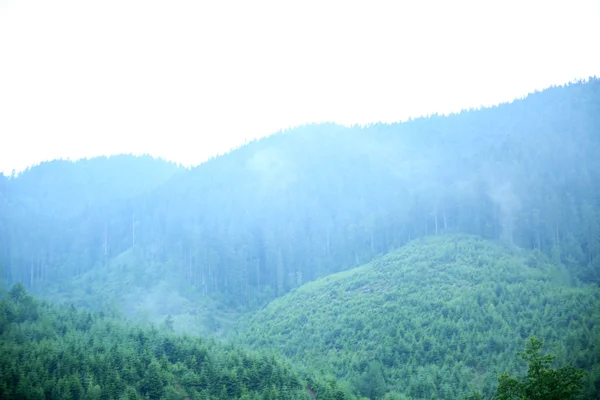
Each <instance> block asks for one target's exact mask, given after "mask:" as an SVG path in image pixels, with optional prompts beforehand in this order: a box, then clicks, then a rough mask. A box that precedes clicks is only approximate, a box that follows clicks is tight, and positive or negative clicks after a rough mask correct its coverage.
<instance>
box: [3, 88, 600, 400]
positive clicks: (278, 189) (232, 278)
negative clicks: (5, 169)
mask: <svg viewBox="0 0 600 400" xmlns="http://www.w3.org/2000/svg"><path fill="white" fill-rule="evenodd" d="M598 154H600V79H598V78H590V79H589V80H586V81H581V82H577V83H571V84H568V85H564V86H559V87H551V88H548V89H546V90H544V91H541V92H536V93H532V94H530V95H528V96H527V97H525V98H523V99H517V100H514V101H513V102H511V103H506V104H501V105H498V106H494V107H489V108H482V109H477V110H465V111H463V112H460V113H457V114H452V115H449V116H440V115H431V116H426V117H421V118H416V119H411V120H409V121H406V122H401V123H393V124H383V123H377V124H372V125H368V126H351V127H346V126H340V125H336V124H332V123H322V124H311V125H306V126H301V127H297V128H294V129H289V130H286V131H283V132H278V133H275V134H273V135H271V136H268V137H265V138H263V139H260V140H256V141H253V142H251V143H248V144H246V145H244V146H242V147H240V148H238V149H235V150H233V151H231V152H229V153H227V154H225V155H222V156H218V157H214V158H212V159H210V160H208V161H206V162H204V163H202V164H201V165H199V166H197V167H194V168H183V167H181V166H178V165H175V164H173V163H170V162H167V161H164V160H161V159H155V158H152V157H150V156H142V157H139V156H133V155H119V156H111V157H99V158H93V159H87V160H79V161H67V160H55V161H49V162H43V163H41V164H39V165H36V166H32V167H30V168H29V169H27V170H25V171H22V172H19V173H14V174H11V176H5V175H2V174H0V271H1V280H2V281H3V282H2V287H6V289H2V290H3V292H4V293H13V291H15V290H16V292H14V293H21V292H20V290H22V289H24V290H26V291H27V292H28V293H31V294H32V295H34V296H36V298H40V299H41V300H34V299H33V298H31V297H28V296H30V295H25V294H19V295H18V296H17V297H18V298H21V297H23V298H26V299H28V300H27V301H26V303H27V304H30V303H31V304H34V305H33V306H27V307H30V308H31V307H33V308H35V309H36V310H37V311H36V313H37V314H35V315H36V317H35V318H33V319H32V318H30V317H31V316H27V317H18V318H17V319H15V318H16V317H14V315H16V314H14V313H15V312H17V311H14V310H15V309H18V308H19V307H20V306H18V305H15V304H16V303H15V301H17V300H15V298H14V297H15V296H14V293H13V295H12V297H11V295H6V296H5V297H6V299H4V300H3V301H4V303H2V304H3V305H2V307H4V308H3V310H4V311H2V312H4V313H5V314H4V316H3V317H2V318H3V320H2V327H1V329H2V332H1V334H2V335H3V337H5V338H6V340H3V345H2V346H0V349H1V351H2V352H3V353H2V354H3V357H4V356H6V357H4V358H6V359H8V360H11V359H13V358H14V357H13V356H14V355H15V354H19V357H22V359H23V360H29V361H27V362H31V363H33V364H35V362H34V361H33V360H37V359H40V364H39V365H38V364H35V366H34V365H33V364H32V366H31V368H34V370H39V371H42V370H45V369H47V368H48V367H47V365H46V364H44V363H51V359H50V358H47V359H44V360H46V361H43V362H42V361H41V360H42V359H43V357H42V358H40V357H41V356H38V355H39V354H43V353H44V351H45V350H44V349H48V348H53V349H54V348H62V347H61V346H66V348H67V349H68V350H65V353H64V354H71V355H73V356H72V357H74V358H77V359H81V363H83V364H81V366H80V367H81V368H83V370H84V371H87V369H86V368H88V369H89V368H93V365H95V363H96V362H98V363H102V362H104V361H98V360H101V359H104V358H105V357H106V355H104V354H105V353H106V352H107V351H109V350H106V349H104V350H102V349H103V348H104V347H101V348H100V349H96V348H94V350H91V349H90V351H91V352H92V353H93V354H103V355H102V356H101V357H100V356H95V355H93V354H90V355H89V357H95V358H86V357H88V355H85V357H84V354H83V353H82V352H83V351H84V349H85V347H84V344H85V343H88V342H89V341H90V340H91V342H89V343H92V344H93V343H95V342H94V340H95V339H93V338H94V337H96V336H98V335H104V334H105V333H100V332H108V333H106V335H109V336H110V335H113V334H114V335H116V336H114V339H115V340H121V339H123V340H124V341H125V342H128V341H129V342H132V344H131V346H132V348H136V346H137V348H138V350H139V352H141V353H144V352H146V353H149V354H151V355H150V356H145V357H146V358H143V359H141V361H140V360H138V361H134V359H131V363H132V365H133V366H132V367H131V368H132V369H134V370H136V368H137V370H136V371H138V372H136V374H137V375H126V376H129V378H126V377H124V376H121V377H120V379H121V380H122V382H123V384H122V385H121V386H120V389H119V391H118V392H114V391H113V392H110V393H111V394H110V395H109V396H108V397H109V398H110V397H114V398H119V397H122V396H130V395H131V396H133V397H134V398H135V396H141V397H142V398H143V397H144V396H146V397H148V396H149V394H148V393H147V392H145V391H144V390H145V389H144V388H143V386H140V385H142V384H141V383H140V382H142V381H144V379H145V378H144V376H143V374H142V373H141V372H140V371H141V370H146V369H147V368H146V367H147V366H148V365H149V363H150V362H152V361H153V359H154V358H155V359H156V362H157V363H158V364H159V367H160V374H162V375H161V376H162V378H161V382H163V383H164V385H163V389H164V390H165V392H161V393H175V394H173V396H175V397H172V398H177V397H176V396H179V395H183V394H185V396H191V398H193V397H194V396H200V398H202V396H205V394H207V393H208V394H209V396H213V397H214V396H216V397H217V398H218V397H219V396H221V397H223V396H225V394H224V393H225V392H223V391H222V388H221V387H219V388H214V390H213V388H208V387H196V388H195V389H194V388H190V387H187V386H185V384H184V383H183V380H182V379H183V375H184V374H185V373H187V372H190V373H192V372H193V373H195V374H196V375H198V376H200V374H201V373H202V372H201V371H203V370H204V367H199V368H200V369H194V368H195V367H194V366H193V365H191V364H189V363H188V361H184V359H186V358H185V357H188V356H187V355H186V354H192V353H194V351H196V350H194V349H196V348H204V347H203V346H208V347H206V349H205V351H206V352H208V353H213V352H214V354H219V355H218V356H215V357H217V358H219V357H220V358H219V359H227V360H229V358H230V356H231V358H233V359H236V360H238V359H243V357H250V358H251V359H252V360H263V361H252V362H256V363H261V362H266V361H264V359H263V358H260V357H262V356H260V355H258V356H254V355H242V354H246V353H244V352H246V351H248V352H249V353H248V354H255V353H254V352H258V351H269V352H272V354H271V355H270V356H269V357H274V358H272V359H269V360H271V361H272V368H274V370H277V371H281V373H280V374H279V375H278V376H279V377H281V379H282V380H281V381H278V382H280V383H277V384H276V385H275V389H274V390H276V391H279V393H280V394H279V396H280V397H281V396H282V395H281V392H280V391H281V390H283V389H282V388H283V386H285V387H286V388H287V389H286V390H288V389H289V390H291V391H292V392H293V393H299V395H300V396H309V397H310V396H311V395H312V394H314V393H317V397H318V398H324V397H323V396H326V395H325V394H323V393H325V391H326V389H319V388H321V387H323V388H325V387H328V388H329V389H331V390H334V391H335V390H339V394H340V396H351V395H357V396H366V397H367V398H379V397H381V396H387V397H388V398H415V399H421V398H422V399H425V398H427V399H429V398H438V397H446V398H455V396H462V395H467V394H468V393H469V392H471V391H474V390H479V391H480V392H481V393H482V394H481V396H487V397H490V396H492V395H493V393H494V391H495V390H496V389H497V388H498V387H500V389H502V387H503V386H502V385H503V382H504V384H506V385H509V386H510V385H512V386H511V387H517V386H518V384H519V382H520V381H518V380H510V379H508V378H506V379H505V380H504V381H501V382H499V381H498V379H497V378H498V375H499V374H501V373H502V372H504V371H512V372H514V373H517V374H521V375H522V374H524V373H525V371H524V370H523V365H522V364H520V363H519V359H518V357H515V354H516V352H517V351H518V350H519V349H520V348H522V346H523V344H524V343H525V341H526V340H527V338H528V337H529V336H537V337H539V338H541V339H542V340H543V341H544V343H545V345H546V348H547V350H548V351H549V352H551V353H553V354H555V355H556V359H555V363H556V365H557V366H558V367H561V366H565V365H568V364H573V365H574V366H575V367H576V368H581V369H583V370H585V371H586V372H587V374H586V375H585V377H584V378H582V379H583V380H582V385H583V386H582V388H583V392H582V393H583V394H582V396H584V397H585V396H587V397H586V398H593V393H595V392H596V393H597V392H600V381H599V376H600V371H599V370H598V368H599V367H598V364H599V363H598V360H599V356H598V351H599V349H598V337H599V336H598V329H599V324H600V316H599V315H598V310H599V309H600V307H599V304H598V301H599V295H598V284H600V157H599V156H598ZM18 283H21V284H22V285H23V287H21V289H19V290H17V289H14V288H15V287H20V286H15V284H18ZM11 287H12V289H10V288H11ZM46 301H48V302H51V303H56V304H55V305H49V304H48V303H45V302H46ZM17 303H18V301H17ZM19 304H20V303H19ZM15 307H16V308H15ZM72 307H75V309H73V308H72ZM7 310H9V311H7ZM11 310H12V311H11ZM19 312H21V311H19ZM99 312H102V313H104V314H103V315H104V317H101V316H100V315H101V314H99ZM86 313H87V314H86ZM37 315H40V317H39V318H38V317H37ZM85 315H89V316H90V318H92V319H93V321H94V326H96V327H97V328H94V329H96V331H90V330H89V329H87V328H86V329H87V330H86V329H83V330H82V329H80V328H78V327H77V326H78V324H79V322H77V321H79V320H80V319H81V318H84V316H85ZM106 315H110V317H106ZM85 318H87V317H85ZM125 321H127V322H125ZM165 321H167V322H168V323H167V324H166V325H168V326H169V327H170V328H172V329H173V330H174V331H175V332H164V331H162V330H161V329H163V328H160V329H159V328H156V327H157V326H163V325H165ZM152 326H154V328H152ZM134 331H135V332H137V331H139V332H142V333H143V335H151V336H152V335H154V336H152V337H153V339H152V340H158V341H160V340H163V339H164V338H167V337H168V338H171V339H169V340H173V341H174V342H176V345H175V346H176V347H178V348H180V349H181V352H182V353H181V354H182V356H181V357H183V358H181V359H179V358H169V356H168V355H165V357H166V361H164V358H163V353H161V352H160V350H157V349H156V348H155V347H152V346H150V345H148V346H150V347H144V346H146V344H145V343H146V342H145V341H142V342H143V343H142V342H136V340H137V339H131V338H130V339H126V338H127V337H129V336H131V334H130V332H134ZM36 332H45V333H40V334H39V335H41V336H35V335H38V333H36ZM66 332H71V334H69V335H65V333H66ZM184 332H185V333H187V334H188V336H178V334H182V333H184ZM199 333H200V334H202V336H196V335H197V334H199ZM6 335H9V336H6ZM23 335H24V336H23ZM32 335H33V336H32ZM128 335H129V336H128ZM207 335H216V336H217V337H219V338H220V339H224V340H226V341H231V342H235V343H234V347H232V348H228V347H226V346H225V345H222V344H219V343H217V342H212V341H210V340H212V339H210V340H209V339H206V338H207V337H208V336H207ZM31 337H36V338H38V339H36V340H35V341H34V343H35V344H31V343H29V344H27V340H26V339H27V338H31ZM155 337H156V338H159V339H155ZM90 338H92V339H90ZM165 340H166V339H165ZM86 341H87V342H86ZM101 342H102V341H101V340H100V339H98V343H101ZM7 343H10V345H7ZM39 346H41V347H39ZM44 346H46V347H44ZM86 346H87V345H86ZM94 346H95V345H94ZM102 346H107V344H106V343H105V344H104V345H102ZM223 346H225V347H223ZM246 347H251V348H252V349H250V348H248V349H245V348H246ZM140 349H141V350H140ZM96 350H97V351H96ZM113 351H114V354H115V357H121V355H122V356H123V357H125V354H129V353H128V352H130V351H131V349H128V348H123V349H121V348H116V349H112V350H110V351H109V352H113ZM13 352H17V353H13ZM141 353H140V354H141ZM61 354H63V353H61ZM107 354H108V353H107ZM120 354H121V355H120ZM194 354H195V353H194ZM28 357H29V358H28ZM48 357H50V355H48ZM61 357H63V356H61ZM136 357H137V356H136ZM188 358H189V357H188ZM128 360H129V359H128ZM271 361H269V362H268V363H269V364H271ZM3 362H4V361H3ZM129 362H130V361H127V362H124V363H125V364H129ZM227 362H230V361H227ZM237 362H238V361H231V363H233V364H231V363H230V364H227V367H223V368H224V369H222V370H217V372H215V374H216V375H219V376H225V375H227V374H229V372H226V371H225V370H227V371H229V370H230V369H236V368H238V367H236V365H238V364H235V363H237ZM86 363H87V364H86ZM178 363H180V364H181V365H178ZM84 364H85V365H84ZM7 365H8V364H3V367H2V373H3V374H6V373H7V372H6V371H13V372H11V374H12V375H11V376H10V382H12V383H10V385H12V386H8V383H6V384H5V386H3V387H2V389H1V390H2V393H11V396H13V395H14V396H17V397H18V396H24V397H25V398H30V397H31V398H35V396H38V395H40V393H42V392H43V393H44V395H43V396H46V397H48V396H50V397H52V396H53V395H52V394H48V393H54V392H52V390H63V389H56V388H57V387H59V386H60V385H58V383H56V382H59V381H60V379H63V380H64V382H67V381H68V385H75V386H77V384H76V383H73V382H76V379H75V378H74V377H73V376H75V375H76V374H75V373H74V372H73V371H74V369H66V370H56V368H55V367H52V368H55V369H51V370H49V371H53V372H46V375H44V376H46V377H47V378H48V379H50V380H54V381H53V382H55V383H56V385H58V386H56V385H54V384H52V385H50V386H48V387H46V386H44V385H45V384H44V383H43V382H42V380H40V381H39V385H38V383H36V384H35V385H33V386H31V390H32V392H31V393H32V394H30V395H22V394H17V393H21V392H22V391H23V390H29V389H27V388H25V386H24V385H23V384H21V386H20V387H19V382H25V381H26V380H28V379H30V378H28V377H27V373H26V372H23V374H24V376H25V378H24V379H25V381H24V380H23V379H21V377H20V375H19V374H21V371H23V370H19V369H18V368H17V367H18V366H15V365H13V366H11V367H10V368H9V367H8V366H7ZM23 365H28V364H23ZM44 365H46V366H44ZM86 365H87V366H86ZM107 365H108V364H107ZM153 365H154V364H153ZM244 365H245V364H244ZM229 367H231V368H229ZM15 368H17V369H15ZM73 368H75V367H73ZM77 368H79V367H77ZM215 368H217V367H215ZM244 368H246V367H245V366H244V367H243V368H242V367H240V368H238V369H239V371H240V373H241V371H243V370H244ZM56 371H59V372H56ZM177 371H178V372H177ZM186 371H187V372H186ZM17 372H18V373H17ZM40 373H41V372H40ZM48 374H50V375H48ZM52 374H54V375H52ZM86 374H87V375H86ZM178 374H179V375H178ZM72 375H73V376H72ZM230 375H231V374H229V375H227V376H230ZM7 376H8V375H3V378H2V380H3V382H4V381H6V382H9V381H8V380H7V379H8V378H6V377H7ZM103 376H104V375H102V373H100V372H98V373H96V372H94V373H92V372H89V373H88V372H86V373H83V374H79V376H78V377H77V379H79V384H80V386H81V388H83V389H82V390H83V391H81V390H79V389H77V390H78V392H77V393H83V394H82V396H84V395H85V396H88V391H89V390H92V392H94V393H96V389H94V385H95V384H90V382H92V381H93V382H100V380H102V379H108V378H106V377H103ZM236 376H241V375H236ZM311 377H317V378H318V379H323V380H324V381H323V382H325V383H323V382H321V381H319V380H314V378H311ZM288 378H289V380H287V379H288ZM31 379H33V378H31ZM44 379H45V378H44ZM90 379H91V380H90ZM128 379H129V380H128ZM194 379H196V378H194ZM198 379H200V378H198ZM240 379H241V378H240ZM311 379H312V380H311ZM507 379H508V380H507ZM36 382H37V381H36ZM102 382H108V381H107V380H105V381H102ZM369 382H376V384H370V383H369ZM515 382H516V383H515ZM292 383H293V384H292ZM98 384H99V383H98ZM53 385H54V386H53ZM64 385H67V383H65V384H64ZM90 385H91V386H90ZM99 385H100V388H101V390H112V389H105V387H104V385H103V384H102V385H101V384H99ZM277 385H283V386H277ZM305 385H307V386H308V387H309V390H307V389H306V386H305ZM311 385H312V386H311ZM319 385H322V386H319ZM267 386H269V385H267ZM267 386H261V387H260V388H258V389H250V388H249V387H247V386H244V385H241V386H239V388H240V390H241V392H235V393H236V396H238V395H239V396H238V397H241V396H244V395H246V394H247V395H248V396H255V395H256V396H259V397H260V396H267V397H268V396H270V395H269V394H267V392H269V391H270V390H271V389H265V388H267ZM271 386H272V385H271ZM50 387H52V388H54V389H49V388H50ZM65 387H66V386H65ZM69 387H71V386H69ZM90 387H91V388H92V389H90ZM244 387H245V388H246V389H244ZM311 388H312V389H311ZM332 388H333V389H332ZM263 389H264V390H263ZM317 389H319V390H320V392H321V394H319V390H317ZM329 389H327V390H329ZM65 390H66V389H65ZM227 390H229V389H227ZM236 390H237V389H236ZM244 390H247V393H246V392H244ZM511 390H512V389H511ZM18 391H21V392H18ZM294 391H296V392H294ZM34 392H35V393H37V394H33V393H34ZM292 392H290V393H292ZM61 393H62V392H61ZM177 393H178V394H177ZM240 393H241V394H240ZM269 393H272V391H271V392H269ZM300 393H301V394H300ZM327 393H329V392H327ZM515 393H516V392H515ZM294 395H295V394H294ZM57 396H58V395H57ZM61 396H62V395H61ZM65 396H66V395H65ZM89 396H92V395H89ZM94 396H95V395H94ZM165 396H167V394H165ZM169 396H170V394H169ZM290 396H291V395H290ZM327 396H329V395H327ZM515 396H516V395H515ZM158 397H160V396H158ZM77 398H79V397H77ZM103 398H106V396H105V395H103ZM211 398H212V397H211ZM250 398H252V397H250ZM506 398H510V397H506Z"/></svg>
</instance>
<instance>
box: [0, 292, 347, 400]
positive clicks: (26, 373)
mask: <svg viewBox="0 0 600 400" xmlns="http://www.w3.org/2000/svg"><path fill="white" fill-rule="evenodd" d="M172 330H173V327H172V321H170V320H166V321H165V323H164V324H163V325H162V326H160V329H158V328H156V327H152V328H151V329H141V328H140V327H136V326H131V325H128V324H125V323H123V322H122V321H120V320H115V319H114V318H112V317H110V316H106V315H104V314H103V313H90V312H89V311H77V310H76V309H75V308H73V307H70V308H69V307H56V306H51V305H48V304H46V303H43V302H40V301H38V300H36V299H34V298H33V297H31V296H30V295H28V294H27V293H26V291H25V289H24V287H23V285H21V284H17V285H15V286H13V288H12V289H11V290H10V292H9V293H8V296H7V298H5V299H4V300H2V301H1V302H0V342H1V343H2V344H1V345H0V399H3V400H4V399H6V400H8V399H56V400H62V399H98V400H100V399H128V400H129V399H131V400H133V399H244V400H246V399H247V400H250V399H265V400H267V399H268V400H278V399H305V398H307V392H306V391H307V390H308V389H310V390H311V391H312V392H313V393H317V394H318V395H319V398H320V399H340V400H341V399H351V398H353V397H352V396H350V395H348V394H345V393H344V391H343V390H342V389H341V388H338V387H337V386H336V383H335V381H333V380H324V379H320V378H318V377H317V378H316V379H315V378H312V377H305V376H301V375H300V374H298V373H297V372H296V371H294V370H293V368H292V367H291V366H290V365H288V364H285V363H282V362H280V361H278V360H276V359H275V358H274V357H273V356H269V355H267V354H258V353H256V354H254V353H248V352H244V351H240V350H238V349H236V348H233V347H231V346H225V345H220V344H218V343H215V341H214V340H205V339H202V338H200V337H198V336H195V337H190V336H178V335H175V334H173V333H172ZM307 388H308V389H307Z"/></svg>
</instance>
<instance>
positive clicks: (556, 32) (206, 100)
mask: <svg viewBox="0 0 600 400" xmlns="http://www.w3.org/2000/svg"><path fill="white" fill-rule="evenodd" d="M599 21H600V0H568V1H566V0H563V1H553V0H550V1H547V0H546V1H527V0H508V1H507V0H502V1H485V0H473V1H463V0H458V1H456V0H451V1H450V0H443V1H423V0H419V1H417V0H415V1H374V0H369V1H360V2H359V1H348V0H346V1H325V0H320V1H313V0H302V1H295V2H291V1H284V0H279V1H262V0H250V1H247V0H246V1H217V0H214V1H210V2H209V1H201V0H196V1H177V0H171V1H153V0H97V1H87V0H0V171H4V172H5V173H8V172H10V171H11V170H12V169H16V170H17V171H18V170H21V169H23V168H26V167H27V166H29V165H32V164H37V163H39V162H41V161H44V160H49V159H55V158H71V159H77V158H81V157H92V156H97V155H103V154H106V155H108V154H115V153H135V154H140V153H149V154H152V155H154V156H160V157H163V158H166V159H169V160H174V161H177V162H179V163H183V164H185V165H196V164H198V163H200V162H202V161H204V160H205V159H206V158H207V157H209V156H211V155H214V154H217V153H222V152H224V151H227V150H229V149H230V148H232V147H237V146H239V145H240V144H242V143H243V142H244V140H245V139H250V138H254V137H259V136H263V135H267V134H270V133H273V132H275V131H277V130H279V129H283V128H287V127H291V126H296V125H299V124H304V123H309V122H320V121H336V122H339V123H343V124H354V123H359V124H366V123H370V122H376V121H385V122H393V121H400V120H405V119H406V118H407V117H408V116H419V115H422V114H429V113H433V112H438V113H447V112H452V111H459V110H460V109H462V108H469V107H478V106H480V105H491V104H496V103H499V102H504V101H510V100H512V99H514V98H515V97H522V96H524V95H525V94H527V93H529V92H532V91H533V90H535V89H543V88H545V87H548V86H550V85H556V84H562V83H565V82H568V81H572V80H574V79H578V78H587V77H589V76H593V75H597V76H600V51H598V40H599V39H600V22H599Z"/></svg>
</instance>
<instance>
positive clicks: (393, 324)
mask: <svg viewBox="0 0 600 400" xmlns="http://www.w3.org/2000/svg"><path fill="white" fill-rule="evenodd" d="M561 276H562V273H561V272H560V268H557V267H556V266H554V265H553V264H551V263H550V262H549V261H548V260H547V258H546V257H545V256H543V255H542V254H540V253H531V252H527V251H523V250H520V249H518V248H514V247H510V246H504V245H500V244H496V243H492V242H489V241H486V240H483V239H480V238H477V237H471V236H465V235H445V236H438V237H430V238H425V239H419V240H416V241H414V242H411V243H410V244H409V245H407V246H405V247H403V248H401V249H399V250H398V251H396V252H394V253H391V254H389V255H386V256H384V257H381V258H378V259H376V260H374V261H373V262H372V263H370V264H369V265H365V266H362V267H359V268H356V269H353V270H350V271H345V272H342V273H338V274H334V275H331V276H328V277H325V278H323V279H320V280H317V281H315V282H310V283H307V284H306V285H304V286H302V287H300V288H298V289H296V290H293V291H292V292H290V293H288V294H287V295H285V296H284V297H282V298H279V299H276V300H274V301H273V302H271V303H270V304H269V305H267V306H266V307H265V308H264V309H262V310H260V311H259V312H257V313H255V314H254V315H252V316H250V317H247V318H244V320H243V321H242V323H241V325H240V327H239V332H240V334H239V337H238V340H239V341H240V342H242V343H246V344H249V345H251V346H253V347H254V348H265V347H270V348H273V349H276V350H277V351H278V352H279V353H280V354H282V355H285V356H287V357H289V358H291V359H292V360H293V362H294V363H296V364H300V365H308V366H311V367H312V368H314V369H315V370H323V371H326V372H329V373H332V374H334V375H335V376H336V377H337V378H340V379H344V380H346V381H348V382H352V383H353V387H354V389H355V390H356V391H357V392H359V393H361V394H362V395H364V396H367V397H371V398H377V397H378V396H380V395H381V392H380V391H379V388H380V387H381V386H384V389H385V391H390V392H391V391H393V392H396V393H398V394H402V395H404V396H407V397H409V398H414V399H430V398H461V396H465V395H468V394H469V393H470V392H471V391H472V389H473V388H474V387H477V388H479V389H480V390H481V391H482V392H483V393H484V394H486V395H490V394H491V393H493V391H494V390H495V388H496V386H497V379H496V378H497V376H498V375H499V374H500V373H501V372H502V371H504V370H513V371H519V366H518V365H517V364H516V363H515V360H514V357H513V355H514V353H515V352H516V351H517V349H518V348H519V346H520V343H521V341H522V340H525V339H526V338H527V337H529V336H530V335H538V336H539V337H542V338H544V340H546V342H547V343H548V344H549V346H550V347H551V348H552V349H554V350H555V351H556V352H557V354H558V356H557V361H558V362H559V363H560V364H565V363H567V362H574V363H576V365H577V366H578V367H580V368H585V369H586V370H589V371H591V370H592V369H593V368H594V366H595V365H598V364H599V363H600V347H599V343H598V341H597V340H596V339H595V338H598V337H600V290H598V288H597V287H595V286H589V287H574V286H570V285H567V284H565V283H564V279H562V278H561ZM379 366H381V368H380V370H379V368H378V367H379ZM598 378H600V375H597V373H596V375H594V376H589V380H588V386H589V385H592V382H593V381H594V379H596V380H597V379H598ZM589 387H590V389H589V392H586V393H593V389H592V387H591V386H589Z"/></svg>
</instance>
